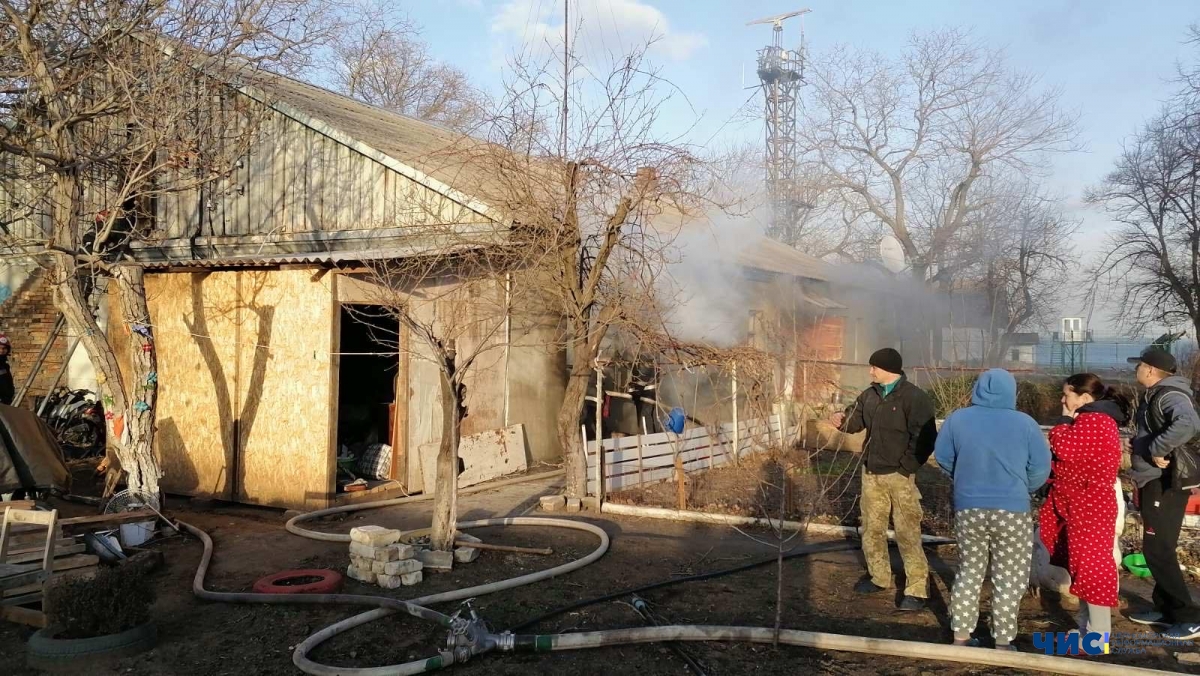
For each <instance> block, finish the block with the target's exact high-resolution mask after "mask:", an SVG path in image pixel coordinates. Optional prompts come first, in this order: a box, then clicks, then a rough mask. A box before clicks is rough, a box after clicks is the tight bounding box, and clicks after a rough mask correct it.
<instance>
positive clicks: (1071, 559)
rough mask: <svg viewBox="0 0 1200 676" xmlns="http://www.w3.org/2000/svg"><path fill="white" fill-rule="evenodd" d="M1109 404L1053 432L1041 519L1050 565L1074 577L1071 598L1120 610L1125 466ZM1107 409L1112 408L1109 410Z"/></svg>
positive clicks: (1090, 406) (1084, 412)
mask: <svg viewBox="0 0 1200 676" xmlns="http://www.w3.org/2000/svg"><path fill="white" fill-rule="evenodd" d="M1112 403H1113V402H1110V401H1103V400H1102V401H1099V402H1096V403H1094V404H1088V405H1086V406H1083V407H1081V408H1080V409H1079V412H1078V414H1077V415H1076V417H1075V420H1074V422H1071V423H1065V424H1062V425H1058V426H1056V427H1054V429H1052V430H1050V449H1051V450H1052V451H1053V452H1054V459H1053V462H1052V465H1051V475H1050V477H1051V478H1050V493H1049V495H1048V496H1047V498H1046V503H1045V504H1044V505H1043V506H1042V510H1041V513H1040V515H1039V524H1040V526H1041V535H1042V544H1044V545H1045V546H1046V549H1047V550H1048V551H1049V552H1050V562H1051V563H1053V564H1054V565H1056V566H1060V567H1062V568H1066V569H1067V571H1068V572H1070V574H1071V594H1073V595H1075V596H1077V597H1079V598H1080V599H1081V600H1083V601H1086V602H1088V603H1090V604H1092V605H1097V606H1108V607H1110V608H1113V607H1116V606H1117V563H1116V561H1115V560H1114V559H1113V545H1114V539H1115V538H1116V522H1117V494H1116V491H1115V490H1114V489H1113V484H1114V483H1115V482H1116V480H1117V471H1118V470H1119V469H1120V466H1121V437H1120V434H1119V433H1118V431H1117V422H1116V420H1114V419H1113V418H1114V414H1115V415H1116V416H1118V417H1119V419H1124V415H1122V414H1121V413H1120V411H1119V409H1117V407H1116V406H1115V405H1111V404H1112ZM1105 404H1109V405H1110V406H1105Z"/></svg>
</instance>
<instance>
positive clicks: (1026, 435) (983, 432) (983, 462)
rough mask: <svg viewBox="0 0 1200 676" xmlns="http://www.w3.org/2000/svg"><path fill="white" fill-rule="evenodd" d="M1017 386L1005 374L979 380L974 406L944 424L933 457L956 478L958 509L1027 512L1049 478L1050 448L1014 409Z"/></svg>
mask: <svg viewBox="0 0 1200 676" xmlns="http://www.w3.org/2000/svg"><path fill="white" fill-rule="evenodd" d="M1016 408H1017V381H1016V380H1015V379H1014V378H1013V377H1012V374H1011V373H1009V372H1008V371H1005V370H1003V369H992V370H990V371H985V372H984V373H982V374H981V375H980V376H979V379H978V380H976V381H975V391H974V392H973V393H972V394H971V405H970V406H969V407H967V408H963V409H959V410H957V411H955V412H954V413H951V414H950V416H949V417H947V418H946V421H945V422H944V423H942V429H941V432H939V433H938V437H937V443H936V444H935V445H934V450H933V454H934V457H936V458H937V463H938V465H940V466H941V468H942V469H943V470H945V471H946V472H947V473H948V474H949V475H950V476H951V477H953V478H954V508H955V509H956V510H961V509H1002V510H1005V511H1009V512H1028V511H1029V494H1030V493H1033V492H1034V491H1036V490H1037V489H1038V488H1041V486H1042V484H1044V483H1046V478H1047V477H1049V476H1050V445H1049V444H1048V443H1047V442H1046V437H1045V435H1043V434H1042V430H1041V428H1039V427H1038V424H1037V422H1035V421H1034V419H1033V418H1030V417H1029V416H1027V415H1025V414H1024V413H1021V412H1020V411H1017V410H1016Z"/></svg>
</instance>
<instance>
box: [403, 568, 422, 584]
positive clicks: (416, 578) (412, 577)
mask: <svg viewBox="0 0 1200 676" xmlns="http://www.w3.org/2000/svg"><path fill="white" fill-rule="evenodd" d="M424 577H425V576H424V575H422V574H421V571H419V570H418V571H417V572H415V573H406V574H404V575H401V576H400V582H401V584H403V585H404V586H405V587H411V586H413V585H414V584H417V583H418V582H420V581H421V580H422V579H424Z"/></svg>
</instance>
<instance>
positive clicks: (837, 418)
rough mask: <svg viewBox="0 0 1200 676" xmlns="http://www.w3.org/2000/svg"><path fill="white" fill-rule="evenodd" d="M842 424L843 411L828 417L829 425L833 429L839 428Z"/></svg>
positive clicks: (844, 418)
mask: <svg viewBox="0 0 1200 676" xmlns="http://www.w3.org/2000/svg"><path fill="white" fill-rule="evenodd" d="M844 422H846V412H845V411H838V412H837V413H834V414H833V415H831V416H829V424H830V425H833V426H834V427H841V426H842V423H844Z"/></svg>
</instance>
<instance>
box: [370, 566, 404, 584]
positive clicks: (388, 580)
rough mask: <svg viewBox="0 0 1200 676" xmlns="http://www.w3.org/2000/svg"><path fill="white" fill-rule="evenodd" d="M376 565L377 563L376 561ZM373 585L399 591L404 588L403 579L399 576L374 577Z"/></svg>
mask: <svg viewBox="0 0 1200 676" xmlns="http://www.w3.org/2000/svg"><path fill="white" fill-rule="evenodd" d="M376 563H379V562H378V561H376ZM375 584H377V585H379V586H380V587H383V588H384V589H399V588H400V587H402V586H404V578H402V577H400V576H399V575H376V576H375Z"/></svg>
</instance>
